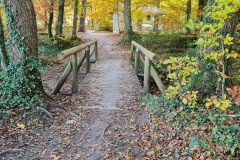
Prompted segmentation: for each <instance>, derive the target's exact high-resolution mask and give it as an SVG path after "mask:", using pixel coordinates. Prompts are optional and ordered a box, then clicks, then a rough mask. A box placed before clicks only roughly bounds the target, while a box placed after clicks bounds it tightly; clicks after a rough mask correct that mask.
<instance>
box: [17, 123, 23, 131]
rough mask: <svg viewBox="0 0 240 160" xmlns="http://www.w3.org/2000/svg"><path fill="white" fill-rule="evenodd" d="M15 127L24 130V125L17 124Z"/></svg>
mask: <svg viewBox="0 0 240 160" xmlns="http://www.w3.org/2000/svg"><path fill="white" fill-rule="evenodd" d="M17 127H18V128H20V129H21V130H25V125H24V124H20V123H18V124H17Z"/></svg>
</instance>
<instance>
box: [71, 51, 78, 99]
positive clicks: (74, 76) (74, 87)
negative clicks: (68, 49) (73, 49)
mask: <svg viewBox="0 0 240 160" xmlns="http://www.w3.org/2000/svg"><path fill="white" fill-rule="evenodd" d="M77 73H78V70H77V53H75V54H72V94H74V93H76V92H77V91H78V74H77Z"/></svg>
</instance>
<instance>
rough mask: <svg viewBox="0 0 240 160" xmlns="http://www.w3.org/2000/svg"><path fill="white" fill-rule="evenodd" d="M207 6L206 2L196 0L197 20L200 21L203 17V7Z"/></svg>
mask: <svg viewBox="0 0 240 160" xmlns="http://www.w3.org/2000/svg"><path fill="white" fill-rule="evenodd" d="M206 5H207V0H198V15H197V16H198V20H199V21H202V20H203V16H204V7H205V6H206Z"/></svg>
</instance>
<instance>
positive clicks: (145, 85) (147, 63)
mask: <svg viewBox="0 0 240 160" xmlns="http://www.w3.org/2000/svg"><path fill="white" fill-rule="evenodd" d="M150 68H151V60H150V59H149V58H148V57H147V56H145V65H144V83H143V93H144V94H147V93H148V92H149V79H150Z"/></svg>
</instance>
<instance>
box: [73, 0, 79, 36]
mask: <svg viewBox="0 0 240 160" xmlns="http://www.w3.org/2000/svg"><path fill="white" fill-rule="evenodd" d="M77 15H78V0H74V15H73V29H72V36H73V37H76V36H77V34H76V31H77V18H78V17H77Z"/></svg>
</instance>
